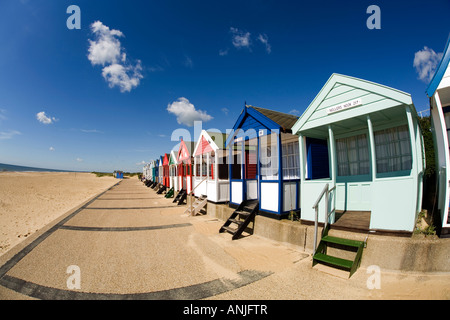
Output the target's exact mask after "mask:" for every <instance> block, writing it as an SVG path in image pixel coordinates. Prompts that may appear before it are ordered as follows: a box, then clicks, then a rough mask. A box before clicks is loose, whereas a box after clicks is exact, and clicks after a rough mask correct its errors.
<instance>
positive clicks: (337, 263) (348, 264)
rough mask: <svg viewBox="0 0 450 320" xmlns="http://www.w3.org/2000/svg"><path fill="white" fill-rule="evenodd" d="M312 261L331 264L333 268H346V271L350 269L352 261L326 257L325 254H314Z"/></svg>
mask: <svg viewBox="0 0 450 320" xmlns="http://www.w3.org/2000/svg"><path fill="white" fill-rule="evenodd" d="M314 260H318V261H321V262H325V263H329V264H332V265H334V266H338V267H342V268H346V269H351V268H352V266H353V261H351V260H346V259H341V258H337V257H333V256H328V255H326V254H323V253H316V254H315V255H314Z"/></svg>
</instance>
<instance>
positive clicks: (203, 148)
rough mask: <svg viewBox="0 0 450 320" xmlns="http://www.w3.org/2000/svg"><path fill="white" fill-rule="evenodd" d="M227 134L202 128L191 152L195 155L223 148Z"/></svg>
mask: <svg viewBox="0 0 450 320" xmlns="http://www.w3.org/2000/svg"><path fill="white" fill-rule="evenodd" d="M227 136H228V135H227V134H226V133H221V132H215V131H206V130H202V133H201V134H200V137H199V139H198V141H197V144H196V146H195V149H194V151H193V154H194V155H195V156H197V155H200V154H204V153H208V152H211V151H216V150H219V149H225V142H226V139H227Z"/></svg>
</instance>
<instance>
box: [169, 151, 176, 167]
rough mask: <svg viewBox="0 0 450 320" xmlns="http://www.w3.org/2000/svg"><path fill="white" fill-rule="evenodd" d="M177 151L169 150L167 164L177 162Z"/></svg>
mask: <svg viewBox="0 0 450 320" xmlns="http://www.w3.org/2000/svg"><path fill="white" fill-rule="evenodd" d="M177 163H178V161H177V152H176V151H175V150H172V151H170V157H169V165H172V164H177Z"/></svg>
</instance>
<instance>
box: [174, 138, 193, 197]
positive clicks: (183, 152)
mask: <svg viewBox="0 0 450 320" xmlns="http://www.w3.org/2000/svg"><path fill="white" fill-rule="evenodd" d="M194 147H195V142H192V141H183V139H181V142H180V148H179V149H178V156H177V162H178V179H179V180H178V185H179V186H181V188H180V189H184V190H186V192H187V193H189V192H191V190H192V164H193V161H194V157H193V156H192V152H193V150H194Z"/></svg>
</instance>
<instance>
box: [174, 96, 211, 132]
mask: <svg viewBox="0 0 450 320" xmlns="http://www.w3.org/2000/svg"><path fill="white" fill-rule="evenodd" d="M167 111H169V113H172V114H174V115H175V116H176V117H177V122H178V124H184V125H187V126H188V127H192V126H193V125H194V121H205V122H206V121H209V120H211V119H213V117H211V116H210V115H209V114H207V113H206V112H205V111H202V110H196V109H195V107H194V105H193V104H192V103H190V102H189V100H188V99H186V98H184V97H181V98H178V100H177V101H174V102H172V103H169V105H168V106H167Z"/></svg>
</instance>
